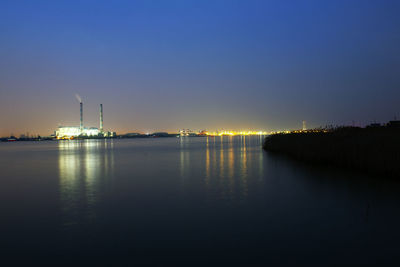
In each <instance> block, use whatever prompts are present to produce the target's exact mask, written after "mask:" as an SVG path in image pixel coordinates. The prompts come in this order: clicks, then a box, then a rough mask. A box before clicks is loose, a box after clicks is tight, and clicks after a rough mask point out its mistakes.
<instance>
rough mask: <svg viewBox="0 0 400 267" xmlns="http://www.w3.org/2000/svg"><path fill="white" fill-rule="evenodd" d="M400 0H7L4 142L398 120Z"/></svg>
mask: <svg viewBox="0 0 400 267" xmlns="http://www.w3.org/2000/svg"><path fill="white" fill-rule="evenodd" d="M398 14H400V1H398V0H394V1H389V0H379V1H378V0H376V1H368V0H360V1H355V0H354V1H352V0H344V1H341V0H335V1H321V0H315V1H305V0H304V1H302V0H296V1H290V0H287V1H281V0H276V1H272V0H271V1H268V0H261V1H256V0H241V1H235V0H225V1H222V0H210V1H207V0H197V1H191V0H182V1H173V0H168V1H161V0H160V1H155V0H143V1H100V0H96V1H84V0H82V1H73V0H68V1H61V0H60V1H40V0H36V1H22V0H21V1H15V0H10V1H8V0H2V1H0V136H8V135H10V134H11V133H13V134H15V135H19V134H21V133H27V132H29V133H30V134H40V135H49V134H51V133H53V131H54V130H55V129H56V128H57V127H58V126H59V125H76V126H78V125H79V103H78V101H77V100H76V98H75V94H79V95H80V96H81V97H82V100H83V103H84V124H85V126H94V127H98V124H99V122H98V121H99V114H98V112H99V104H100V103H102V104H103V106H104V128H105V129H108V130H113V131H116V132H117V133H126V132H153V131H168V132H177V130H178V129H181V128H190V129H193V130H200V129H207V130H218V129H232V130H242V129H250V130H265V131H272V130H283V129H299V128H301V127H302V121H303V120H305V121H307V127H309V128H311V127H319V126H325V125H361V126H362V125H366V124H368V123H371V122H374V121H376V122H386V121H388V120H392V119H394V118H395V117H397V118H400V105H399V103H400V75H399V74H400V16H399V15H398Z"/></svg>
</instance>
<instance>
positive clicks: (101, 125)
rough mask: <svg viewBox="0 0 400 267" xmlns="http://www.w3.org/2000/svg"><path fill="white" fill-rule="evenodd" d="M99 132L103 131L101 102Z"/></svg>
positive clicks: (101, 106)
mask: <svg viewBox="0 0 400 267" xmlns="http://www.w3.org/2000/svg"><path fill="white" fill-rule="evenodd" d="M100 132H101V133H102V132H103V104H100Z"/></svg>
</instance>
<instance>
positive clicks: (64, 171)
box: [58, 140, 114, 225]
mask: <svg viewBox="0 0 400 267" xmlns="http://www.w3.org/2000/svg"><path fill="white" fill-rule="evenodd" d="M113 145H114V144H113V141H112V140H74V141H69V140H66V141H60V142H59V143H58V151H59V153H58V166H59V179H60V199H61V205H62V210H63V214H64V215H65V216H66V218H65V224H66V225H70V224H77V223H82V220H84V221H85V220H92V219H94V217H95V215H96V214H94V209H93V207H94V205H96V204H97V202H99V201H100V200H101V197H102V196H103V195H104V193H105V190H106V188H107V185H108V184H109V182H110V181H111V179H112V177H113V166H114V154H113Z"/></svg>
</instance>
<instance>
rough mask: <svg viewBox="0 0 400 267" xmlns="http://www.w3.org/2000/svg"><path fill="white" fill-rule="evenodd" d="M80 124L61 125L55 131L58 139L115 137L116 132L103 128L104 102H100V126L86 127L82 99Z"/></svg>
mask: <svg viewBox="0 0 400 267" xmlns="http://www.w3.org/2000/svg"><path fill="white" fill-rule="evenodd" d="M79 104H80V125H79V126H59V127H58V129H57V130H56V131H55V136H56V138H57V139H74V138H95V137H99V138H109V137H115V135H116V134H115V132H108V131H104V130H103V104H100V127H99V128H96V127H89V128H88V127H84V126H83V103H82V101H80V103H79Z"/></svg>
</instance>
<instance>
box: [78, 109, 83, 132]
mask: <svg viewBox="0 0 400 267" xmlns="http://www.w3.org/2000/svg"><path fill="white" fill-rule="evenodd" d="M80 106H81V124H80V126H79V128H80V130H81V134H82V133H83V103H82V102H80Z"/></svg>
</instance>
